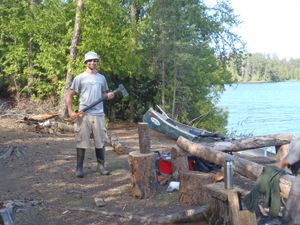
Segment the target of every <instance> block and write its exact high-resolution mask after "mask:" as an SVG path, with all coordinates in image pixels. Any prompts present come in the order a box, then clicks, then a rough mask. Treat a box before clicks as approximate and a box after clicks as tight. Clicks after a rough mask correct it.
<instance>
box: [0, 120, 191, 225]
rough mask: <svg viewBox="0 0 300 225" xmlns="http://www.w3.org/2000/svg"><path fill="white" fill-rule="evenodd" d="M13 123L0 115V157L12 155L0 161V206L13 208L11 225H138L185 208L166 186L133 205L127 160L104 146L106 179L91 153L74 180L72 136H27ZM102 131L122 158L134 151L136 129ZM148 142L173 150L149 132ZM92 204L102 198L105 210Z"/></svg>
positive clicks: (118, 127)
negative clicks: (119, 148) (122, 149)
mask: <svg viewBox="0 0 300 225" xmlns="http://www.w3.org/2000/svg"><path fill="white" fill-rule="evenodd" d="M18 119H20V118H16V117H14V116H4V115H3V114H2V116H1V115H0V156H1V155H3V154H4V153H5V152H7V150H8V149H9V147H13V149H14V151H13V153H15V154H12V155H11V156H10V157H8V158H6V159H1V158H0V179H1V181H0V203H4V204H6V203H8V202H13V203H14V204H15V205H19V207H17V208H16V209H17V210H16V212H15V213H14V215H15V224H16V225H60V224H61V225H65V224H68V225H76V224H78V225H96V224H97V225H100V224H105V225H117V224H125V225H126V224H143V223H141V221H138V220H136V219H135V218H139V217H143V218H145V216H146V217H147V218H148V217H151V216H154V217H159V216H163V215H167V214H172V213H175V212H179V211H182V210H185V209H189V208H191V207H185V206H181V205H180V204H179V201H178V192H171V193H170V192H166V191H165V190H166V188H167V186H160V187H159V191H158V192H157V194H155V196H153V198H150V199H142V200H139V199H134V198H133V197H132V195H131V191H130V185H131V181H130V173H129V170H128V161H127V157H128V154H123V155H118V154H116V153H115V152H114V151H113V149H112V147H110V146H108V147H107V149H106V163H107V167H108V169H109V170H111V171H112V175H110V176H101V175H100V174H98V173H97V172H96V157H95V152H94V150H93V149H88V151H87V152H86V157H85V161H84V172H85V177H84V178H82V179H80V178H76V177H75V165H76V150H75V141H74V136H73V134H72V133H53V134H43V133H40V132H33V130H32V127H29V126H28V125H26V124H24V123H20V121H18ZM108 130H109V132H111V133H113V134H115V135H116V136H117V137H118V138H119V139H120V141H121V143H122V144H123V145H124V146H125V147H126V151H127V153H128V152H130V151H134V150H138V149H139V144H138V134H137V124H128V123H113V124H109V128H108ZM150 136H151V148H152V149H153V150H155V149H157V150H166V149H168V148H170V147H172V146H173V145H174V144H175V140H172V139H169V138H168V137H166V136H164V135H162V134H159V133H157V132H155V131H150ZM95 198H103V199H104V200H105V203H106V205H105V206H104V207H101V208H100V207H97V206H96V204H95ZM0 208H1V207H0ZM145 224H146V222H145Z"/></svg>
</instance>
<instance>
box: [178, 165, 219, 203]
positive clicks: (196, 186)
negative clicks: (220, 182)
mask: <svg viewBox="0 0 300 225" xmlns="http://www.w3.org/2000/svg"><path fill="white" fill-rule="evenodd" d="M212 176H213V174H211V173H202V172H196V171H188V172H182V173H181V175H180V188H179V201H180V203H181V204H183V205H189V206H195V205H201V204H203V203H208V202H209V200H210V195H208V194H207V192H206V191H205V189H203V188H202V187H203V185H205V184H210V183H213V178H212Z"/></svg>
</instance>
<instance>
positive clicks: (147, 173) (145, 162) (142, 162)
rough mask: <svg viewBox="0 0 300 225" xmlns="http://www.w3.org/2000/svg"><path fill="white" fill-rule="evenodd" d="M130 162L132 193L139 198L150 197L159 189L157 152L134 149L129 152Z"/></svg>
mask: <svg viewBox="0 0 300 225" xmlns="http://www.w3.org/2000/svg"><path fill="white" fill-rule="evenodd" d="M128 162H129V166H130V171H131V191H132V195H133V196H134V197H135V198H138V199H144V198H149V197H150V196H151V195H153V194H154V193H155V192H156V189H157V177H156V170H155V153H154V152H151V153H148V154H144V153H140V152H139V151H133V152H130V153H129V156H128Z"/></svg>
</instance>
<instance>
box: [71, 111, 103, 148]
mask: <svg viewBox="0 0 300 225" xmlns="http://www.w3.org/2000/svg"><path fill="white" fill-rule="evenodd" d="M91 137H92V138H93V139H94V145H95V148H103V147H104V146H105V144H106V142H107V140H108V137H107V132H106V128H105V116H92V115H86V116H83V117H82V118H78V119H77V123H76V127H75V138H76V147H77V148H85V149H86V148H89V147H90V146H91V140H90V139H91Z"/></svg>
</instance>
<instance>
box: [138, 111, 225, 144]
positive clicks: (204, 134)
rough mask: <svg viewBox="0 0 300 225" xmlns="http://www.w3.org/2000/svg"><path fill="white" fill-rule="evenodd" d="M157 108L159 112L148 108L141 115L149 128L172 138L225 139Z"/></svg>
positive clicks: (194, 139)
mask: <svg viewBox="0 0 300 225" xmlns="http://www.w3.org/2000/svg"><path fill="white" fill-rule="evenodd" d="M157 108H158V109H159V111H160V112H161V113H160V112H158V111H156V110H154V109H153V108H150V109H149V110H148V111H147V112H146V113H145V114H144V116H143V121H144V122H146V123H148V126H149V127H150V128H151V129H154V130H156V131H158V132H160V133H163V134H165V135H167V136H169V137H171V138H174V139H177V138H178V137H179V136H183V137H185V138H187V139H188V140H190V141H201V140H202V141H218V140H219V141H221V140H224V139H225V137H224V136H222V135H220V134H216V133H213V132H210V131H206V130H202V129H198V128H194V127H191V126H188V125H185V124H182V123H179V122H177V121H175V120H172V119H171V118H169V117H168V115H167V114H166V113H165V112H164V111H163V110H162V109H161V108H160V107H159V106H157Z"/></svg>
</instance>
